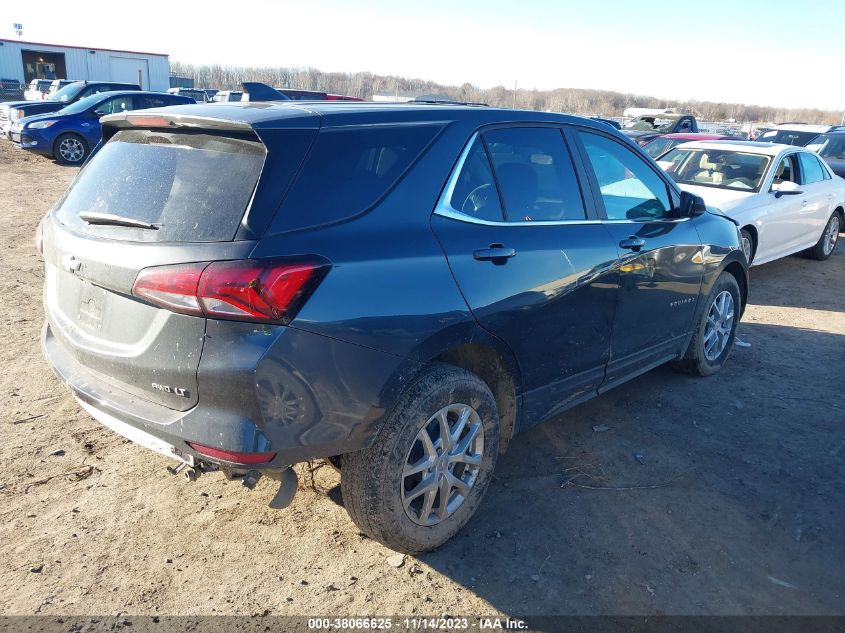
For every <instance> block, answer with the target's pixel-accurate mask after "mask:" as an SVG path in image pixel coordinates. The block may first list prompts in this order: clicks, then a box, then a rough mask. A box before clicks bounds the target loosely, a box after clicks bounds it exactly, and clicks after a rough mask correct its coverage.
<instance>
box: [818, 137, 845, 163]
mask: <svg viewBox="0 0 845 633" xmlns="http://www.w3.org/2000/svg"><path fill="white" fill-rule="evenodd" d="M814 143H815V144H816V145H820V147H819V150H818V151H819V156H821V157H822V158H835V159H839V160H845V134H833V135H831V134H822V135H821V136H819V137H818V138H816V139H815V141H814Z"/></svg>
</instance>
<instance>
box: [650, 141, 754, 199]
mask: <svg viewBox="0 0 845 633" xmlns="http://www.w3.org/2000/svg"><path fill="white" fill-rule="evenodd" d="M660 162H661V165H662V166H663V167H664V169H665V170H666V172H667V173H668V174H669V176H671V177H672V179H673V180H674V181H675V182H677V183H679V184H684V185H696V186H701V187H717V188H719V189H735V190H741V191H749V192H751V191H755V192H756V191H759V190H760V183H761V182H762V180H763V178H764V176H765V175H766V170H767V169H768V167H769V163H770V162H771V158H770V157H768V156H764V155H762V154H751V153H749V152H738V151H734V150H723V149H674V150H672V151H670V152H669V153H667V154H666V155H665V156H663V157H662V158H661V161H660Z"/></svg>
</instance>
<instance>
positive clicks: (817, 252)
mask: <svg viewBox="0 0 845 633" xmlns="http://www.w3.org/2000/svg"><path fill="white" fill-rule="evenodd" d="M841 230H842V218H841V217H840V215H839V213H838V212H834V214H833V215H831V216H830V218H829V219H828V221H827V224H825V225H824V231H822V236H821V237H820V238H819V241H818V242H816V245H815V246H813V247H812V248H808V249H807V251H806V253H807V256H808V257H810V258H812V259H817V260H819V261H824V260H825V259H827V258H828V257H830V256H831V255H833V251H834V250H835V249H836V243H837V242H838V241H839V231H841Z"/></svg>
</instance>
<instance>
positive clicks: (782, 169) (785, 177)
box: [772, 154, 798, 186]
mask: <svg viewBox="0 0 845 633" xmlns="http://www.w3.org/2000/svg"><path fill="white" fill-rule="evenodd" d="M787 181H788V182H794V183H795V184H796V185H797V184H798V166H797V164H796V161H795V155H794V154H792V155H790V156H784V157H783V158H782V159H781V161H780V162H779V163H778V166H777V169H775V177H774V180H773V181H772V186H774V185H779V184H781V183H782V182H787Z"/></svg>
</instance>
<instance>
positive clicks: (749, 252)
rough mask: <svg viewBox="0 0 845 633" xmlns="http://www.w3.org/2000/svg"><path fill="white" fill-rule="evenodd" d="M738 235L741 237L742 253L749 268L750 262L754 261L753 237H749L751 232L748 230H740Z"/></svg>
mask: <svg viewBox="0 0 845 633" xmlns="http://www.w3.org/2000/svg"><path fill="white" fill-rule="evenodd" d="M740 234H741V235H742V252H743V254H744V255H745V258H746V259H747V260H748V265H749V266H750V265H751V262H753V261H754V236H753V235H751V231H749V230H748V229H742V231H740Z"/></svg>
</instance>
